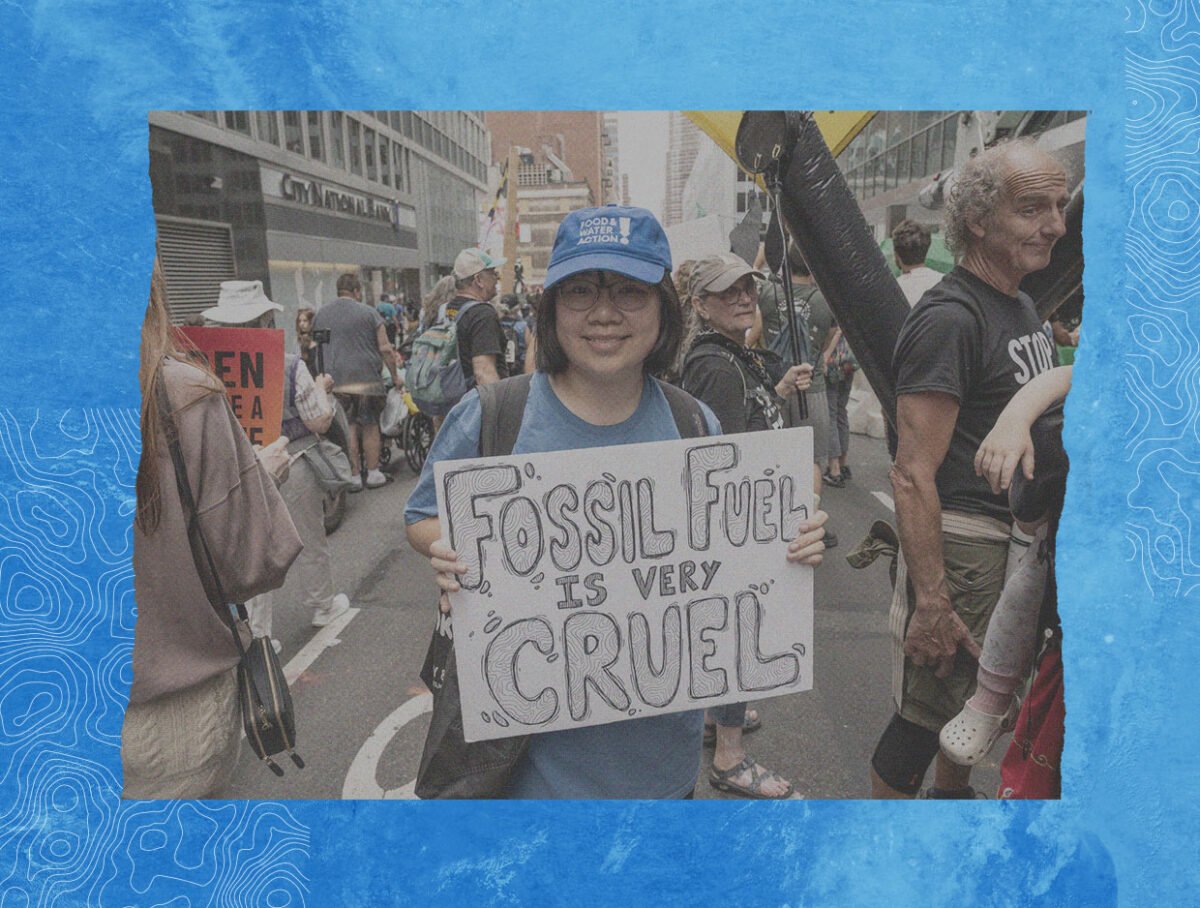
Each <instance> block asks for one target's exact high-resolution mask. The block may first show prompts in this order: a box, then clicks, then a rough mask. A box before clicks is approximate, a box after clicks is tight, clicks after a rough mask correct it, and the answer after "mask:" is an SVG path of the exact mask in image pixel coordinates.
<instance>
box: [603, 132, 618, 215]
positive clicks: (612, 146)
mask: <svg viewBox="0 0 1200 908" xmlns="http://www.w3.org/2000/svg"><path fill="white" fill-rule="evenodd" d="M601 138H602V141H603V143H604V203H605V204H606V205H607V204H608V203H610V202H620V201H621V148H620V129H619V127H618V124H617V115H616V114H615V113H606V114H605V115H604V126H603V133H602V134H601Z"/></svg>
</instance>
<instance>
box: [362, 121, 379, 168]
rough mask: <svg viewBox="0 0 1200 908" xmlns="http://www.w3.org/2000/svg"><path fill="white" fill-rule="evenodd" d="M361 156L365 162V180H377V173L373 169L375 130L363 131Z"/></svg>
mask: <svg viewBox="0 0 1200 908" xmlns="http://www.w3.org/2000/svg"><path fill="white" fill-rule="evenodd" d="M363 136H364V139H363V156H364V157H365V158H366V161H367V179H368V180H378V179H379V173H378V171H377V170H376V169H375V130H373V129H364V130H363Z"/></svg>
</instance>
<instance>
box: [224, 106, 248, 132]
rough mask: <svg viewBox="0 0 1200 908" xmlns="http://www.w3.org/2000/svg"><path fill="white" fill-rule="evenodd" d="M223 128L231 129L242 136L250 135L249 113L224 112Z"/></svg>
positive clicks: (238, 111)
mask: <svg viewBox="0 0 1200 908" xmlns="http://www.w3.org/2000/svg"><path fill="white" fill-rule="evenodd" d="M225 128H226V129H232V130H233V131H234V132H240V133H241V134H242V135H246V136H248V135H250V111H248V110H227V111H225Z"/></svg>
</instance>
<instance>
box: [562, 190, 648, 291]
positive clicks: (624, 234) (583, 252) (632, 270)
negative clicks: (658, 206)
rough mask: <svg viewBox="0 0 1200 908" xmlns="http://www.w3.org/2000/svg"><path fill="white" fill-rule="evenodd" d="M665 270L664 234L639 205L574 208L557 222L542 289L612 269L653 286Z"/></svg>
mask: <svg viewBox="0 0 1200 908" xmlns="http://www.w3.org/2000/svg"><path fill="white" fill-rule="evenodd" d="M670 270H671V247H670V246H669V245H668V244H667V235H666V233H664V232H663V229H662V225H661V224H659V223H658V219H657V218H655V217H654V215H653V214H651V213H650V212H649V211H647V210H646V209H645V208H631V207H626V206H622V205H605V206H604V207H603V208H580V209H579V210H577V211H572V212H571V213H570V214H568V215H567V216H566V217H565V218H563V220H562V223H561V224H559V225H558V234H557V236H555V238H554V248H553V249H552V250H551V252H550V267H549V268H547V269H546V280H545V282H544V283H543V287H544V289H546V290H549V289H550V288H551V287H553V286H554V285H555V284H557V283H558V282H559V281H561V280H563V279H564V278H567V277H570V276H571V275H573V274H578V273H579V272H581V271H615V272H617V273H618V274H623V275H625V276H626V277H631V278H633V279H634V280H639V281H644V282H645V283H647V284H657V283H658V282H659V281H661V280H662V279H663V277H664V276H665V275H666V273H667V272H669V271H670Z"/></svg>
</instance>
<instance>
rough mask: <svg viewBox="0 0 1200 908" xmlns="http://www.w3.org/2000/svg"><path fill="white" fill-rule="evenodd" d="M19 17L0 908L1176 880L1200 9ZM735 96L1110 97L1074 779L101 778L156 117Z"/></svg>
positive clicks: (1078, 416) (1027, 889)
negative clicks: (621, 796)
mask: <svg viewBox="0 0 1200 908" xmlns="http://www.w3.org/2000/svg"><path fill="white" fill-rule="evenodd" d="M685 8H686V13H685V12H683V10H684V9H685ZM0 22H3V28H2V29H0V34H2V35H3V38H2V39H0V40H2V41H3V43H4V50H5V53H4V68H5V71H6V77H5V79H4V80H3V81H2V82H0V110H3V111H4V113H5V121H6V126H7V127H8V128H7V129H5V130H4V132H3V134H2V135H0V155H2V156H3V158H2V160H3V167H2V168H0V212H2V214H0V217H2V218H3V221H4V227H5V230H4V236H5V241H4V244H3V246H2V247H0V249H2V250H3V251H2V253H0V254H3V256H4V262H5V266H4V268H3V274H2V275H0V280H3V282H4V286H3V290H4V296H3V298H4V299H5V300H6V302H7V306H6V307H5V310H4V314H5V333H4V336H5V345H4V347H5V349H6V351H7V353H8V358H7V360H8V361H7V363H6V365H7V368H6V370H5V377H6V381H5V383H4V388H5V393H4V403H6V404H7V405H9V406H11V407H13V408H14V409H13V410H11V411H3V412H0V610H2V614H3V635H2V637H0V708H2V715H0V744H2V745H3V746H2V747H0V784H2V786H3V800H2V801H0V905H3V906H5V908H8V906H9V905H35V904H36V905H91V906H107V905H171V906H182V905H192V904H195V905H200V904H214V905H224V904H245V905H260V904H264V905H274V906H281V905H375V904H388V903H407V902H421V903H442V902H458V901H468V900H472V901H476V902H484V903H495V902H500V903H503V902H512V903H517V902H524V901H531V902H537V903H540V902H545V901H555V902H558V901H565V902H576V903H588V904H592V903H604V904H631V903H641V902H645V901H654V902H656V903H660V904H678V903H687V902H698V901H701V900H704V901H708V900H718V899H726V898H728V899H731V900H732V901H733V902H735V903H742V902H753V903H761V904H776V905H800V904H879V903H883V902H887V903H890V904H896V905H906V904H921V905H925V904H951V903H952V904H959V905H971V904H980V905H987V904H1036V903H1044V904H1067V903H1074V904H1079V905H1098V904H1105V903H1112V902H1114V901H1116V900H1117V899H1118V897H1119V899H1120V901H1121V902H1123V903H1127V904H1138V903H1145V902H1148V901H1150V900H1152V899H1153V900H1155V901H1161V902H1162V903H1164V904H1181V903H1189V902H1192V901H1194V898H1195V895H1194V893H1195V890H1196V888H1197V882H1198V879H1197V876H1198V871H1197V867H1196V861H1195V854H1194V847H1195V846H1194V835H1195V829H1196V828H1197V808H1196V804H1197V803H1200V797H1198V796H1200V782H1198V778H1200V775H1198V774H1197V773H1196V771H1195V769H1194V766H1195V755H1196V753H1198V752H1200V740H1198V732H1197V723H1196V710H1195V708H1194V702H1195V695H1194V693H1193V690H1194V683H1193V676H1194V674H1195V668H1194V665H1195V654H1196V653H1197V652H1198V651H1200V650H1198V647H1197V643H1198V640H1197V637H1198V629H1200V625H1198V621H1197V612H1196V607H1197V605H1198V604H1200V603H1198V600H1200V549H1198V546H1200V544H1198V543H1197V541H1196V540H1195V538H1194V537H1193V533H1192V522H1193V519H1194V517H1195V515H1197V514H1200V507H1198V506H1197V504H1198V497H1200V494H1198V490H1200V432H1198V424H1197V414H1198V412H1200V407H1198V406H1197V397H1198V394H1200V353H1198V347H1200V336H1198V335H1200V331H1198V324H1197V321H1198V318H1200V317H1198V316H1197V315H1196V314H1195V312H1196V310H1195V305H1194V301H1195V299H1196V297H1197V285H1198V283H1200V255H1198V253H1197V244H1196V241H1195V237H1196V234H1197V232H1198V227H1200V157H1198V156H1200V105H1198V104H1197V72H1198V69H1200V66H1198V59H1200V12H1198V10H1197V8H1196V5H1195V3H1194V2H1189V0H1177V2H1176V0H1170V2H1162V0H1156V2H1151V3H1146V2H1133V3H1132V4H1131V5H1130V6H1129V7H1128V8H1127V9H1121V8H1120V7H1119V6H1114V5H1113V4H1112V3H1110V2H1100V0H1096V2H1076V3H1071V4H1064V3H1059V2H1053V0H1026V2H1023V3H1020V4H1016V3H1007V2H1006V3H1001V2H995V0H986V2H985V0H960V2H959V3H957V4H946V3H942V2H936V3H935V2H931V0H901V2H895V3H891V4H886V5H883V4H870V3H866V2H863V0H854V2H841V3H837V4H833V3H830V4H823V5H821V6H820V7H817V6H814V5H812V4H806V5H804V6H802V7H800V8H799V10H793V11H791V12H789V13H781V14H780V15H778V16H776V15H772V14H769V13H768V12H766V11H764V9H763V7H762V5H761V4H752V3H750V2H746V0H738V2H729V0H721V2H714V0H707V2H698V3H688V4H686V5H685V4H683V3H678V4H676V3H667V4H663V5H650V4H633V3H629V2H616V3H610V4H602V5H597V4H575V5H572V6H571V7H570V8H567V7H566V5H564V6H563V8H561V9H556V8H555V6H554V5H552V4H549V3H543V2H526V3H522V4H520V5H517V6H516V7H515V8H508V7H507V6H506V5H504V4H499V3H484V2H468V0H458V2H450V3H438V4H435V3H432V2H409V3H406V4H403V5H395V6H392V7H386V8H381V7H380V6H378V5H367V4H354V5H353V6H351V5H347V6H346V7H343V6H342V5H340V4H336V3H330V2H316V3H312V4H308V5H307V6H306V7H305V9H304V10H303V11H295V12H292V11H289V10H288V9H287V7H286V6H285V5H283V4H278V3H270V4H268V3H260V4H254V5H251V4H239V5H236V6H234V5H227V4H212V3H210V2H207V0H180V2H175V3H170V4H150V3H134V2H126V3H116V2H111V3H91V4H86V5H85V4H79V3H66V2H62V0H58V2H53V0H44V2H40V3H33V2H26V3H17V4H8V5H5V6H4V7H3V11H2V12H0ZM745 106H753V107H792V108H795V107H809V106H811V107H821V108H855V109H857V108H863V107H872V108H878V107H890V108H936V109H946V108H951V107H964V108H994V109H1006V108H1022V109H1025V108H1045V109H1056V108H1071V109H1078V108H1080V107H1086V108H1088V109H1089V110H1090V111H1091V116H1090V117H1089V120H1088V151H1087V166H1088V205H1087V211H1086V221H1085V232H1086V234H1085V235H1086V238H1087V239H1086V243H1087V245H1086V253H1087V274H1086V288H1087V294H1088V320H1087V324H1086V325H1085V329H1084V332H1085V333H1084V346H1083V348H1082V352H1081V355H1080V360H1079V362H1080V371H1079V375H1078V376H1077V383H1076V388H1075V390H1074V392H1073V394H1072V397H1071V399H1070V403H1069V407H1068V444H1069V447H1070V449H1071V453H1072V458H1073V471H1072V480H1071V488H1070V497H1069V501H1068V513H1067V517H1066V520H1065V522H1064V524H1063V529H1062V540H1061V544H1060V559H1061V572H1062V574H1061V576H1062V581H1061V586H1062V602H1063V612H1064V615H1065V620H1066V625H1067V655H1066V664H1067V666H1068V675H1067V680H1068V687H1067V697H1068V699H1067V708H1068V742H1067V748H1068V749H1067V753H1066V756H1065V776H1066V778H1065V786H1064V787H1065V790H1066V792H1067V794H1066V797H1065V798H1064V799H1063V800H1062V801H1061V802H1057V803H1048V804H1012V803H988V804H970V805H966V804H952V803H946V804H941V805H933V804H926V805H912V804H907V805H889V804H868V803H855V802H844V803H811V804H797V803H794V802H792V803H787V804H782V805H765V804H735V803H727V802H706V803H702V804H699V803H698V804H692V805H678V804H671V805H661V804H659V805H639V804H612V805H592V804H567V805H545V804H537V803H526V804H503V805H490V806H489V805H451V806H447V805H430V804H412V803H403V804H401V803H394V802H391V803H364V804H355V803H340V802H296V803H290V804H287V805H281V804H273V803H237V802H229V803H220V802H218V803H211V804H200V805H197V804H191V803H182V804H169V803H162V804H156V803H141V804H121V803H119V802H118V800H117V792H118V790H119V771H120V764H119V759H118V750H117V749H118V743H119V742H118V735H119V731H120V717H121V711H122V708H123V705H124V699H125V696H126V691H127V686H128V682H129V649H130V645H131V640H132V628H131V623H132V621H131V619H132V606H133V603H132V576H131V568H130V533H129V520H130V515H131V508H132V495H133V491H132V480H133V475H134V468H135V463H136V450H137V426H136V418H135V413H134V409H135V408H136V406H137V389H136V350H137V341H138V327H139V321H140V318H141V313H142V309H143V305H144V302H143V301H144V300H145V298H146V288H147V283H148V276H149V268H150V262H151V258H152V253H153V239H154V238H153V218H152V212H151V206H150V189H149V183H148V180H147V178H146V173H147V164H148V160H147V127H146V111H147V110H148V109H151V108H170V109H177V108H184V109H186V108H203V109H213V108H240V109H244V108H251V109H253V108H271V107H276V108H299V109H303V108H306V107H341V108H359V107H369V108H389V109H396V108H399V109H403V108H409V107H417V108H432V109H439V108H454V107H470V108H489V107H515V108H519V107H546V108H556V107H573V108H602V109H627V108H666V109H670V108H691V107H705V108H722V107H729V108H741V107H745ZM1189 310H1191V311H1189ZM880 696H885V693H884V692H883V691H881V692H880ZM849 718H852V717H849ZM865 758H866V755H865V754H864V761H865ZM864 772H865V765H864Z"/></svg>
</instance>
